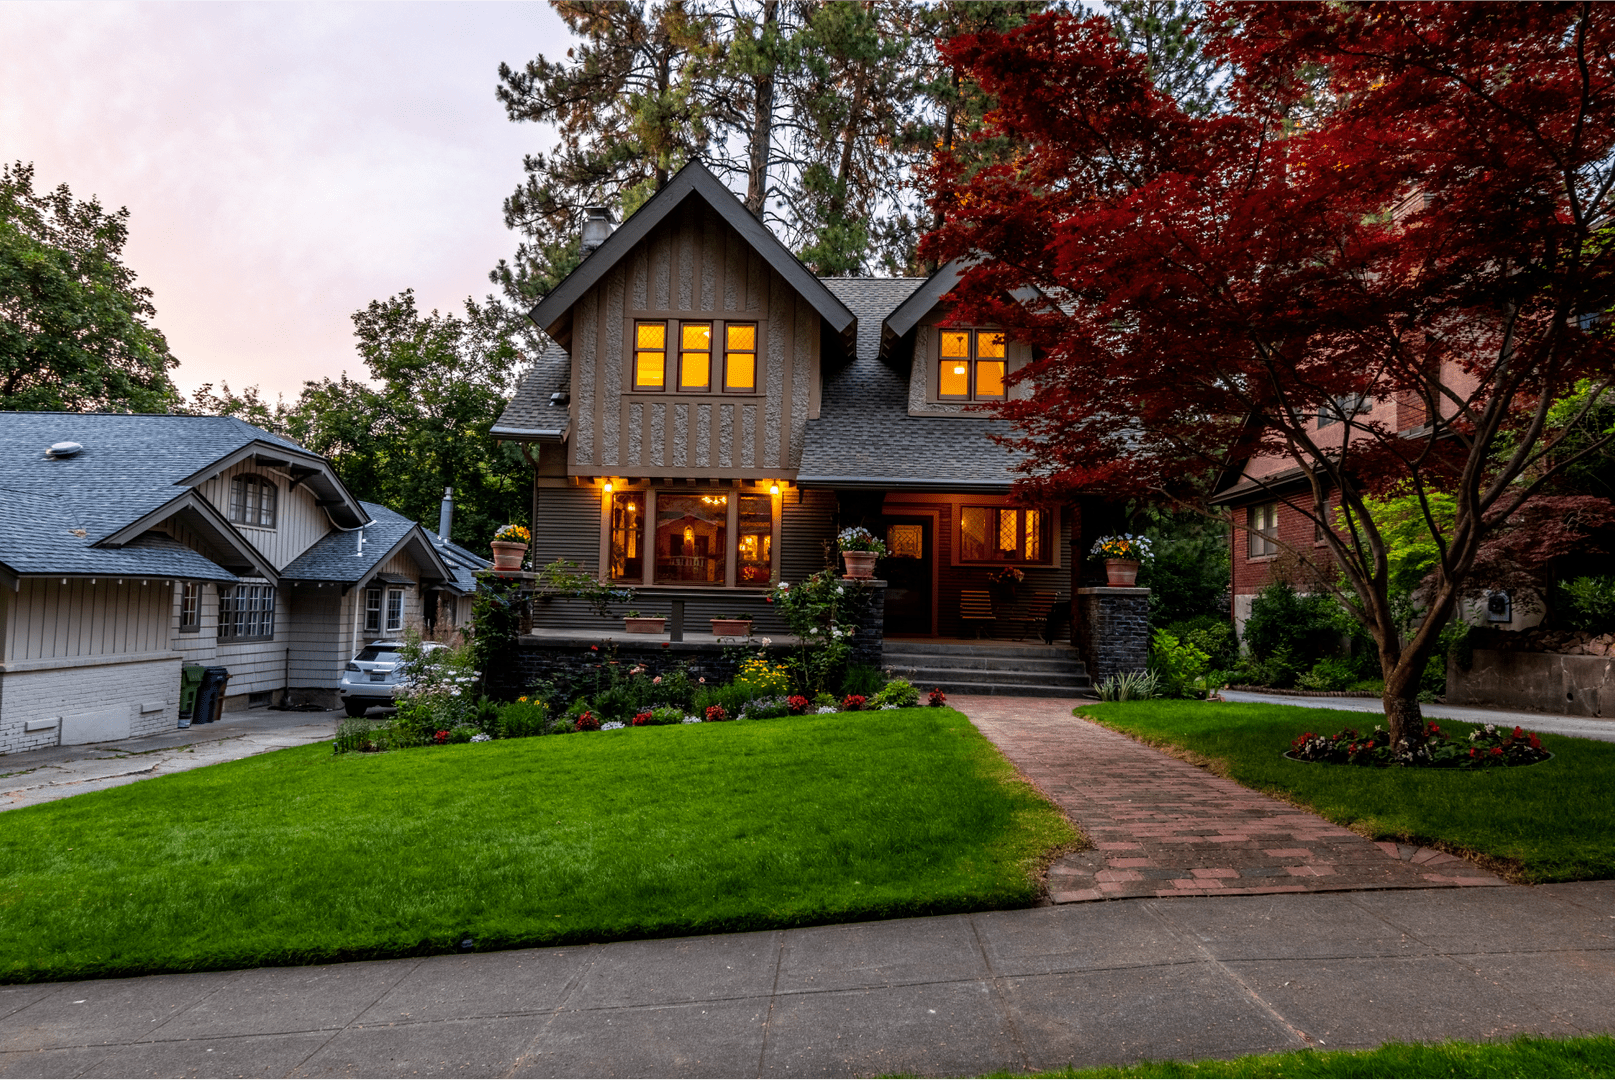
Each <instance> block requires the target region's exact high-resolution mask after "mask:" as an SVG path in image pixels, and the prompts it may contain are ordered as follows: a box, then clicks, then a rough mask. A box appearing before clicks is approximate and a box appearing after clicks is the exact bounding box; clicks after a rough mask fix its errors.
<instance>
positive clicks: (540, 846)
mask: <svg viewBox="0 0 1615 1080" xmlns="http://www.w3.org/2000/svg"><path fill="white" fill-rule="evenodd" d="M1076 839H1077V835H1076V833H1075V831H1074V830H1073V829H1072V827H1071V826H1070V824H1069V823H1068V822H1067V821H1066V820H1065V818H1064V817H1063V816H1062V815H1061V814H1060V812H1059V811H1058V810H1057V809H1056V808H1054V807H1053V806H1051V805H1050V804H1049V803H1047V802H1046V801H1044V800H1043V799H1042V798H1041V797H1040V796H1038V795H1037V794H1036V793H1035V792H1034V791H1033V790H1032V789H1031V788H1029V787H1028V786H1026V785H1025V784H1023V783H1020V782H1017V781H1016V780H1015V779H1014V771H1013V769H1012V768H1011V767H1010V765H1009V764H1008V763H1007V762H1006V761H1005V760H1004V759H1003V758H1002V756H1000V755H999V753H998V751H997V750H996V749H994V748H993V746H992V745H991V744H990V743H989V742H988V741H987V740H986V739H985V738H983V737H982V736H981V735H980V733H978V732H977V731H976V730H975V728H973V727H972V726H971V725H970V723H969V721H967V720H966V719H965V718H964V717H963V716H961V715H959V714H958V713H957V712H954V711H953V710H951V709H924V708H922V709H906V710H899V711H895V712H870V713H847V714H840V715H836V716H822V717H821V716H815V717H801V718H784V719H779V720H759V721H740V722H736V723H729V724H701V725H689V726H683V725H679V726H672V727H652V728H629V729H624V730H619V731H610V732H601V733H591V734H581V735H564V736H550V737H545V738H533V739H516V740H510V741H496V742H491V743H482V744H468V745H459V746H444V747H434V748H428V749H420V750H408V751H401V752H395V753H389V754H368V755H362V754H345V755H341V756H336V755H333V754H332V753H331V747H330V744H328V743H323V744H316V745H313V746H306V747H300V748H297V749H292V750H282V751H278V752H276V753H272V754H264V755H261V756H259V757H253V758H247V759H244V760H242V761H235V762H230V763H228V764H222V765H214V766H210V767H207V768H202V769H196V770H194V771H191V772H185V773H177V774H174V775H171V776H165V777H161V778H157V779H153V780H147V781H142V782H141V783H138V784H132V785H130V786H128V787H122V788H116V789H113V790H110V791H101V792H94V793H90V794H84V795H79V796H75V797H73V798H70V799H65V800H63V801H61V802H56V803H49V804H46V805H42V806H34V807H28V808H25V809H20V810H12V811H7V812H6V813H5V814H3V815H0V982H17V981H24V980H36V979H59V978H69V977H85V976H91V975H113V974H135V973H143V972H158V971H189V970H198V969H205V968H229V967H246V966H253V965H259V964H296V963H313V962H323V961H330V960H339V959H358V958H365V957H380V956H398V955H407V954H415V953H430V952H443V951H449V950H452V949H454V948H455V947H456V945H457V943H458V942H460V941H461V939H462V938H465V937H467V936H469V937H471V938H472V939H473V941H474V942H475V947H476V948H477V949H479V950H480V949H489V948H509V947H513V946H524V945H552V944H562V943H569V942H587V941H606V940H611V939H620V938H630V937H649V936H660V935H673V934H687V933H709V932H719V931H734V930H755V929H761V928H765V927H783V926H801V925H808V924H813V923H825V922H839V921H845V920H851V919H869V918H887V917H894V916H903V915H921V914H933V913H941V912H952V911H967V910H979V909H983V908H1001V907H1015V906H1019V905H1024V904H1028V903H1031V902H1032V901H1033V900H1034V899H1035V898H1036V897H1037V894H1038V890H1039V885H1038V881H1037V871H1038V870H1039V869H1040V868H1041V865H1042V863H1043V861H1044V860H1045V859H1046V858H1047V857H1048V856H1049V854H1050V853H1051V852H1052V851H1053V850H1054V849H1056V848H1059V847H1061V846H1063V845H1069V844H1071V843H1073V842H1074V841H1075V840H1076Z"/></svg>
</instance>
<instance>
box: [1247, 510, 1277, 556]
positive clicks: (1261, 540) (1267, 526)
mask: <svg viewBox="0 0 1615 1080" xmlns="http://www.w3.org/2000/svg"><path fill="white" fill-rule="evenodd" d="M1246 524H1247V526H1248V531H1249V533H1250V548H1249V552H1250V556H1249V557H1250V558H1252V559H1260V558H1264V557H1266V556H1268V555H1277V554H1278V553H1279V545H1278V539H1277V538H1278V527H1279V506H1278V503H1263V504H1261V505H1260V506H1253V507H1251V508H1250V510H1249V512H1248V515H1247V519H1246Z"/></svg>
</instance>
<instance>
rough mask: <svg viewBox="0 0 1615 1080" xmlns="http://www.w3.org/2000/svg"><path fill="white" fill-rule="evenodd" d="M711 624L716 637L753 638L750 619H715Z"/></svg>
mask: <svg viewBox="0 0 1615 1080" xmlns="http://www.w3.org/2000/svg"><path fill="white" fill-rule="evenodd" d="M711 622H712V633H713V635H714V636H715V637H751V620H750V619H713V620H711Z"/></svg>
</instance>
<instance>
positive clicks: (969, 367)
mask: <svg viewBox="0 0 1615 1080" xmlns="http://www.w3.org/2000/svg"><path fill="white" fill-rule="evenodd" d="M941 337H942V348H941V355H940V357H939V358H938V361H937V383H936V386H937V397H938V398H941V399H942V400H944V401H1002V400H1003V398H1004V379H1005V377H1006V376H1007V374H1008V360H1007V359H1006V357H1005V353H1004V335H1003V334H1002V333H1001V332H1000V331H997V330H944V331H942V334H941Z"/></svg>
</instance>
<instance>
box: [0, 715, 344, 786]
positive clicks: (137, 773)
mask: <svg viewBox="0 0 1615 1080" xmlns="http://www.w3.org/2000/svg"><path fill="white" fill-rule="evenodd" d="M342 715H343V714H342V712H341V711H340V710H337V711H333V712H277V711H275V710H273V709H252V710H248V711H245V712H235V713H225V714H224V717H223V718H222V719H220V720H219V721H218V722H217V723H213V724H197V725H194V726H192V727H188V728H175V729H174V730H173V731H165V732H163V733H162V734H161V735H151V736H147V737H146V738H143V739H120V740H119V741H117V742H106V743H87V744H85V745H82V746H51V747H46V748H44V749H41V750H25V751H23V752H22V753H19V754H0V810H15V809H17V808H18V807H22V806H33V805H35V804H37V803H45V802H54V801H55V800H57V799H65V798H67V797H68V796H70V795H79V794H82V793H84V792H86V791H102V790H104V789H106V788H111V787H121V786H123V785H124V784H133V783H135V782H136V781H138V780H149V779H151V778H152V777H154V776H163V775H166V774H167V773H172V772H184V771H186V770H187V769H198V768H201V767H202V766H203V765H216V764H218V763H219V762H221V761H235V760H236V759H237V758H244V757H251V756H253V755H254V754H263V753H267V752H268V751H270V750H283V749H285V748H286V747H289V746H302V745H304V744H305V743H311V742H319V741H321V740H322V739H329V738H331V737H332V736H334V735H335V734H336V728H337V724H338V723H339V722H340V721H341V719H342Z"/></svg>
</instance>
